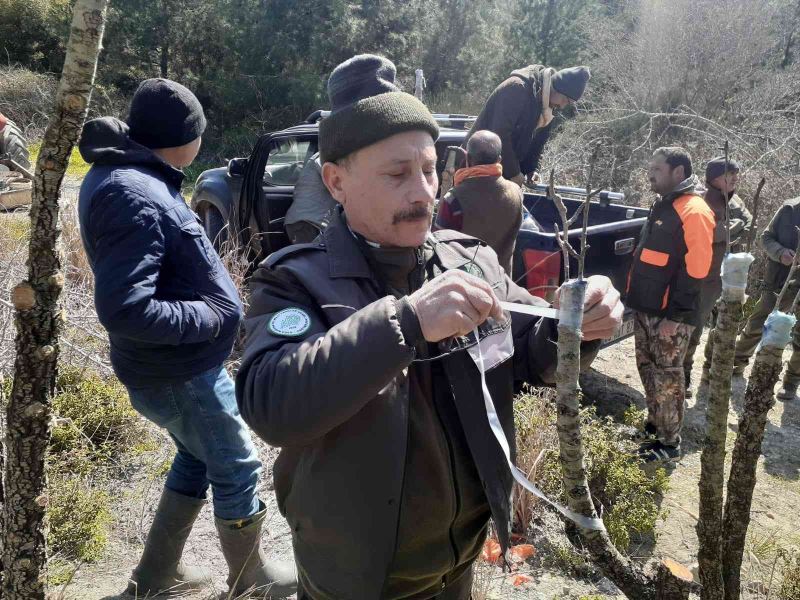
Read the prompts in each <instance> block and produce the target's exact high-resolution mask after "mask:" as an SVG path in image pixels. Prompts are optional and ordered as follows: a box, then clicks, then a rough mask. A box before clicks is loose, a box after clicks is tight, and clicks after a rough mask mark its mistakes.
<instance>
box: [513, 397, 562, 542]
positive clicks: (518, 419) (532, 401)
mask: <svg viewBox="0 0 800 600" xmlns="http://www.w3.org/2000/svg"><path fill="white" fill-rule="evenodd" d="M554 403H555V390H551V389H542V388H536V389H534V388H528V389H527V390H526V392H525V393H524V394H523V395H521V396H520V397H519V398H518V399H517V400H516V401H515V402H514V423H515V425H516V428H517V466H518V467H519V468H520V469H521V470H522V471H523V472H524V473H525V474H526V476H527V477H528V479H529V480H531V481H533V482H536V481H537V479H539V475H540V474H541V470H542V468H543V467H544V461H543V460H542V459H543V457H544V455H545V452H546V451H547V450H548V449H552V448H557V447H558V438H557V436H556V431H555V429H554V428H553V427H552V426H551V424H550V421H551V418H552V411H553V406H554ZM513 499H514V505H513V511H514V512H513V515H514V516H513V523H514V530H515V531H517V532H518V533H520V534H522V535H525V534H526V533H527V531H528V527H530V523H531V521H532V520H533V516H534V512H535V510H536V507H537V506H538V505H539V500H538V499H537V498H536V497H535V496H533V494H530V493H528V492H527V491H526V490H524V489H523V488H522V487H521V486H520V485H519V484H517V483H515V484H514V494H513Z"/></svg>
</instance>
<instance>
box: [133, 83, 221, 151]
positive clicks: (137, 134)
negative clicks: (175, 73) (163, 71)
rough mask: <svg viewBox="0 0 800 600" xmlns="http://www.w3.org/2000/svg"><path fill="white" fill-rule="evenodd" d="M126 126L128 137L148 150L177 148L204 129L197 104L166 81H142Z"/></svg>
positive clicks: (181, 88) (201, 114)
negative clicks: (128, 128)
mask: <svg viewBox="0 0 800 600" xmlns="http://www.w3.org/2000/svg"><path fill="white" fill-rule="evenodd" d="M127 123H128V126H129V127H130V129H131V130H130V136H131V138H132V139H133V140H134V141H136V142H139V143H140V144H141V145H142V146H147V147H148V148H177V147H178V146H183V145H184V144H188V143H189V142H191V141H193V140H196V139H197V138H199V137H200V136H201V135H203V132H204V131H205V129H206V117H205V115H204V114H203V107H202V106H201V105H200V101H199V100H198V99H197V98H196V97H195V95H194V94H193V93H192V92H190V91H189V90H188V89H187V88H185V87H183V86H182V85H181V84H180V83H176V82H175V81H170V80H169V79H146V80H144V81H143V82H142V83H141V84H140V85H139V88H138V89H137V90H136V93H135V94H134V95H133V100H131V108H130V112H129V114H128V120H127Z"/></svg>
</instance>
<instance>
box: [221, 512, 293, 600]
mask: <svg viewBox="0 0 800 600" xmlns="http://www.w3.org/2000/svg"><path fill="white" fill-rule="evenodd" d="M266 516H267V511H266V508H265V507H264V503H263V502H262V503H261V510H260V511H259V512H257V513H256V514H255V515H253V516H252V517H248V518H247V519H236V520H228V521H226V520H223V519H215V521H216V524H217V532H218V533H219V541H220V543H221V545H222V554H223V556H225V562H227V563H228V572H229V575H228V586H229V587H230V592H229V595H231V596H232V597H234V598H236V597H239V596H241V595H243V594H245V593H247V594H257V595H258V597H259V598H288V597H289V596H291V595H292V594H294V593H295V592H296V591H297V569H296V567H295V565H294V562H288V561H271V560H267V559H266V557H265V556H264V551H263V550H262V549H261V544H260V542H261V533H262V528H263V525H264V519H265V518H266Z"/></svg>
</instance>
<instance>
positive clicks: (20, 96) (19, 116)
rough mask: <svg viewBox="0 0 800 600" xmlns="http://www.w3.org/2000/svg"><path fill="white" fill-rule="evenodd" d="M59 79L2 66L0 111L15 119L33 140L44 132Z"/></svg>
mask: <svg viewBox="0 0 800 600" xmlns="http://www.w3.org/2000/svg"><path fill="white" fill-rule="evenodd" d="M56 86H57V81H56V78H55V77H54V76H52V75H47V74H44V73H35V72H33V71H29V70H27V69H20V68H16V67H10V66H0V112H1V113H3V114H4V115H6V116H7V117H8V118H9V119H11V120H12V121H14V122H15V123H16V124H17V125H19V127H20V128H21V129H22V131H23V133H24V134H25V136H26V137H27V138H28V139H29V140H32V139H39V138H41V137H42V136H43V135H44V130H45V128H46V127H47V121H48V119H49V118H50V110H51V109H52V107H53V98H55V94H56Z"/></svg>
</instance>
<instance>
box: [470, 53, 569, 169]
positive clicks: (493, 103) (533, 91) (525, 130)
mask: <svg viewBox="0 0 800 600" xmlns="http://www.w3.org/2000/svg"><path fill="white" fill-rule="evenodd" d="M545 68H546V67H545V66H544V65H529V66H527V67H524V68H522V69H517V70H516V71H513V72H512V73H511V76H510V77H509V78H508V79H506V80H505V81H504V82H503V83H501V84H500V85H498V86H497V87H496V88H495V89H494V91H493V92H492V93H491V95H490V96H489V99H488V100H487V101H486V104H485V105H484V107H483V110H481V114H480V115H478V119H477V120H476V121H475V123H474V124H473V125H472V129H470V131H469V133H468V134H467V138H466V139H465V140H464V144H463V145H464V147H465V148H466V147H467V146H466V145H467V141H469V138H470V137H471V136H472V134H473V133H475V132H476V131H480V130H482V129H488V130H489V131H493V132H494V133H496V134H497V135H498V136H500V139H501V140H502V142H503V150H502V156H503V159H502V160H503V177H505V178H506V179H511V178H512V177H515V176H516V175H518V174H519V173H525V174H528V173H533V172H534V171H536V169H537V168H538V167H539V159H540V158H541V156H542V151H543V150H544V145H545V143H547V140H548V139H549V137H550V131H551V130H552V128H553V124H554V123H555V121H556V119H553V120H552V121H550V124H549V125H548V126H547V127H543V128H541V129H536V124H537V123H538V122H539V116H540V115H541V114H542V71H543V70H544V69H545Z"/></svg>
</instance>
